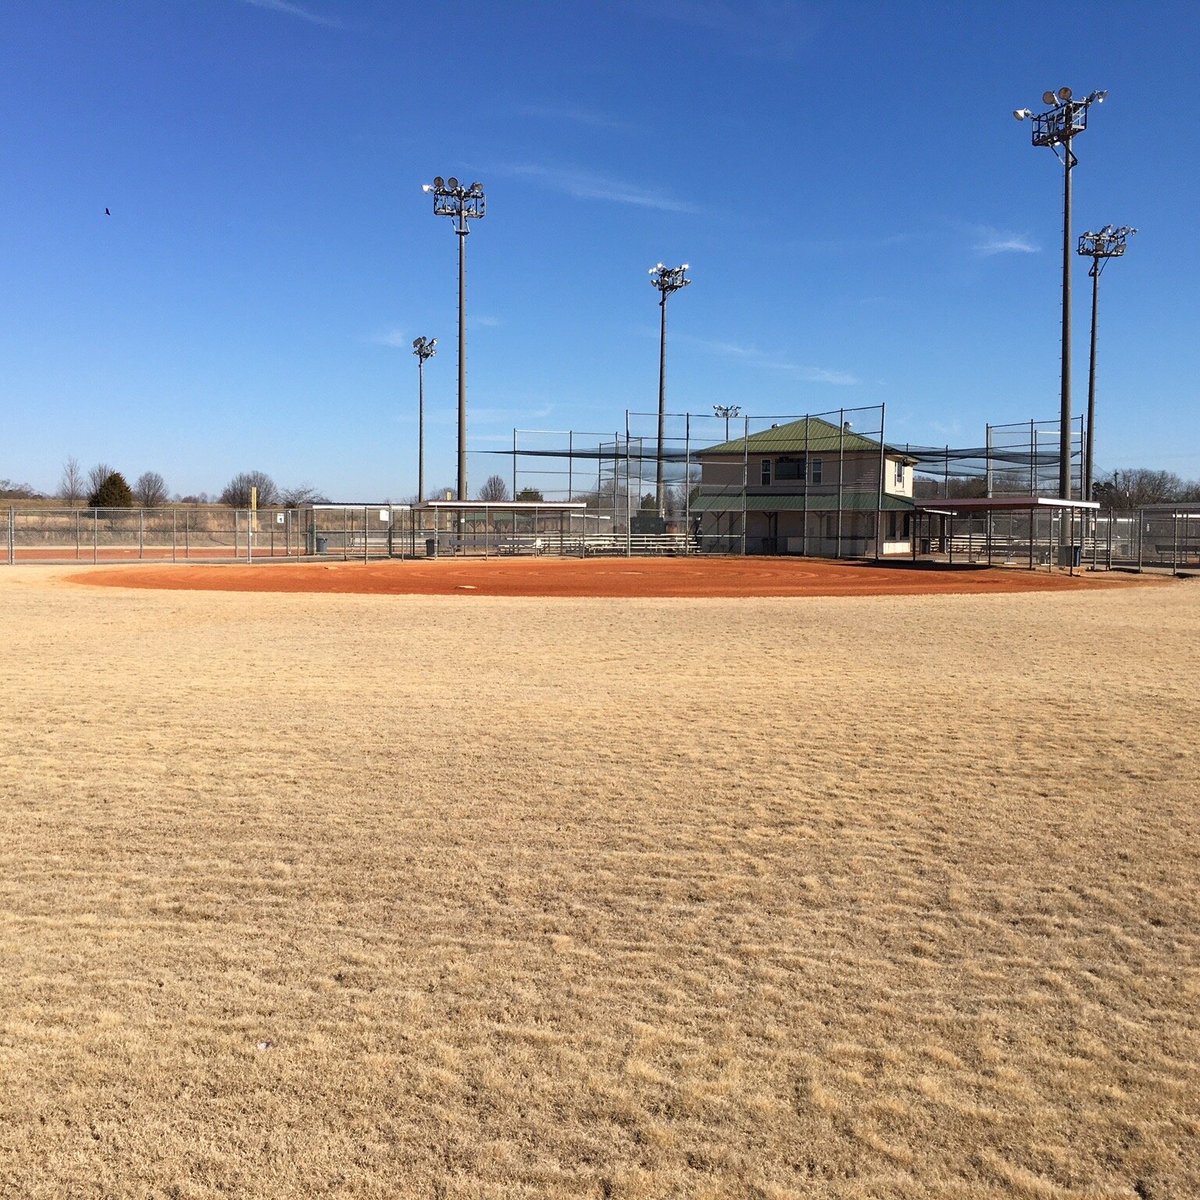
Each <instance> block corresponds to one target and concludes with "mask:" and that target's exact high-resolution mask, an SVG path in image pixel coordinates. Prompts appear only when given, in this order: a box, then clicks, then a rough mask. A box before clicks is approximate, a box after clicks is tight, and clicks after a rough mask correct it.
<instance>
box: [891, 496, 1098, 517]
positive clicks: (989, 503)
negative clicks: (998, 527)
mask: <svg viewBox="0 0 1200 1200" xmlns="http://www.w3.org/2000/svg"><path fill="white" fill-rule="evenodd" d="M913 503H914V506H915V507H916V508H919V509H920V510H921V511H922V512H931V513H952V514H953V515H954V516H961V515H963V514H970V513H977V512H1012V511H1014V510H1016V511H1025V510H1030V509H1055V508H1062V509H1078V510H1082V511H1084V512H1095V511H1096V510H1097V509H1099V507H1100V504H1099V502H1098V501H1096V500H1059V499H1057V498H1056V497H1053V496H970V497H963V498H960V499H955V498H953V497H950V496H930V497H927V498H926V499H923V500H916V501H914V502H913Z"/></svg>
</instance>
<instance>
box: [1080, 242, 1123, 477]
mask: <svg viewBox="0 0 1200 1200" xmlns="http://www.w3.org/2000/svg"><path fill="white" fill-rule="evenodd" d="M1134 233H1137V230H1136V229H1132V228H1130V227H1129V226H1128V225H1122V226H1121V227H1120V228H1119V229H1115V228H1114V227H1113V226H1112V225H1105V226H1104V228H1103V229H1101V230H1098V231H1097V232H1096V233H1090V232H1089V233H1083V234H1080V235H1079V253H1080V254H1084V255H1086V256H1087V257H1088V258H1090V259H1091V260H1092V267H1091V270H1090V271H1088V274H1089V275H1090V276H1091V277H1092V353H1091V357H1090V359H1089V362H1088V406H1087V434H1086V436H1085V437H1084V442H1083V498H1084V499H1085V500H1090V499H1091V498H1092V479H1093V473H1092V467H1093V462H1094V460H1093V458H1092V449H1093V447H1094V445H1095V443H1094V441H1093V438H1092V432H1093V430H1094V428H1095V422H1096V328H1097V324H1098V322H1099V316H1100V272H1101V271H1103V270H1104V264H1105V263H1106V262H1108V260H1109V259H1110V258H1120V257H1121V256H1122V255H1123V254H1124V253H1125V242H1126V240H1127V239H1128V238H1129V236H1130V234H1134Z"/></svg>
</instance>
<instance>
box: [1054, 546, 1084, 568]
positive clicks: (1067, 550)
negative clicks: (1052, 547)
mask: <svg viewBox="0 0 1200 1200" xmlns="http://www.w3.org/2000/svg"><path fill="white" fill-rule="evenodd" d="M1081 549H1082V547H1080V546H1059V548H1058V565H1059V566H1060V567H1077V566H1079V557H1080V550H1081Z"/></svg>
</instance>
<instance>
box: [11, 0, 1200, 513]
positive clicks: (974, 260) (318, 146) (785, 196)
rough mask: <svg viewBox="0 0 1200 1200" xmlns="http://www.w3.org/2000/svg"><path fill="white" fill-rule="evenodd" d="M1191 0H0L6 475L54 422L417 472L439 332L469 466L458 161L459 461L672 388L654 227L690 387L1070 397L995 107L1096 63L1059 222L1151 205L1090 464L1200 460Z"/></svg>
mask: <svg viewBox="0 0 1200 1200" xmlns="http://www.w3.org/2000/svg"><path fill="white" fill-rule="evenodd" d="M1198 11H1200V10H1197V8H1196V7H1195V6H1194V5H1192V4H1182V3H1180V4H1170V3H1168V4H1159V5H1154V6H1142V5H1125V4H1104V3H1098V4H1093V5H1090V6H1089V7H1088V8H1087V9H1086V10H1079V11H1078V12H1077V13H1076V14H1075V16H1074V18H1073V19H1071V20H1070V22H1069V24H1070V29H1069V30H1067V31H1066V32H1064V33H1059V32H1057V31H1056V29H1055V27H1054V26H1055V22H1054V21H1052V20H1051V19H1050V16H1049V10H1029V9H1019V8H1015V7H1014V6H1013V5H1011V4H1007V3H1005V4H999V3H996V4H988V3H978V4H961V3H958V4H934V3H921V4H918V3H891V4H871V3H837V4H825V3H814V4H804V3H796V4H793V3H784V2H781V0H742V2H741V3H734V2H733V0H609V2H606V3H570V2H566V3H540V2H539V3H519V2H513V3H474V2H460V3H442V4H423V5H415V4H407V3H402V2H389V3H382V2H378V3H377V2H375V0H294V2H293V0H124V2H122V3H116V4H110V3H99V2H96V3H83V2H78V3H66V2H63V0H36V2H25V0H9V2H8V3H7V4H5V5H4V6H3V7H2V8H0V69H2V71H3V77H4V79H5V92H6V96H7V100H8V104H7V113H6V118H5V127H6V132H7V139H6V141H7V145H6V147H5V152H4V154H3V155H0V174H2V177H3V187H2V188H0V213H2V216H3V226H4V230H5V237H4V248H3V251H2V252H0V253H2V261H3V279H4V283H5V286H4V288H3V291H2V293H0V305H2V306H3V315H2V318H0V351H2V354H3V363H4V370H3V372H2V374H0V477H8V478H15V479H20V480H23V481H27V482H29V483H31V484H33V485H34V486H35V487H39V488H43V489H46V490H52V489H54V488H55V487H56V486H57V483H58V479H59V475H60V473H61V469H62V464H63V462H64V460H65V459H66V458H67V456H68V455H74V456H75V457H77V458H78V459H79V460H80V462H81V463H82V464H83V466H84V467H85V468H87V467H89V466H90V465H92V464H93V463H95V462H97V461H101V460H103V461H106V462H109V463H111V464H113V465H114V466H116V467H118V468H119V469H121V470H122V471H123V472H124V473H125V474H126V476H127V477H128V478H129V479H130V480H133V479H135V478H136V477H137V476H138V475H139V474H141V473H142V472H143V471H146V470H154V471H158V472H159V473H161V474H162V475H163V476H164V477H165V478H166V481H167V483H168V486H169V488H170V489H171V491H172V492H176V493H181V494H187V493H190V492H198V491H207V492H216V491H219V490H220V489H221V487H222V486H223V485H224V483H225V482H227V481H228V479H229V478H230V477H231V476H233V475H234V474H236V473H237V472H239V471H242V470H250V469H258V470H264V471H267V472H268V473H269V474H271V475H272V476H273V477H274V478H275V479H276V480H277V481H278V482H279V483H281V484H284V485H291V484H296V483H299V482H301V481H306V482H310V483H312V484H314V485H315V486H317V487H318V488H320V489H322V490H323V491H325V492H326V493H327V494H329V495H331V496H332V497H334V498H336V499H363V500H367V499H383V498H393V499H400V498H403V497H407V496H409V495H411V494H412V492H413V491H414V490H415V487H416V384H417V378H416V360H415V359H414V358H413V356H412V353H411V342H412V339H413V338H414V337H416V336H417V335H419V334H420V335H425V336H429V337H437V338H438V339H439V351H440V352H439V355H438V357H437V358H436V359H434V360H433V361H432V362H431V363H430V364H429V366H428V367H427V370H426V405H427V447H426V463H427V467H426V475H427V482H428V483H429V484H430V485H431V486H433V485H438V484H443V483H452V482H453V480H454V473H455V444H456V443H455V436H456V434H455V428H456V427H455V422H456V367H455V352H454V346H455V336H456V304H457V300H456V288H457V273H456V271H457V268H456V246H455V237H454V234H453V231H452V227H451V223H450V222H449V221H448V220H446V219H445V218H435V217H434V216H433V214H432V211H431V204H430V200H429V197H428V196H426V195H425V194H424V193H422V191H421V184H422V183H424V182H427V181H429V180H430V179H432V177H433V176H434V175H436V174H442V175H451V174H454V175H458V176H459V177H461V178H464V179H468V180H474V179H479V180H481V181H482V182H483V184H484V186H485V188H486V191H487V201H488V213H487V216H486V218H485V219H484V220H482V221H480V222H477V223H476V224H475V225H474V226H473V229H472V233H471V235H470V238H469V242H468V272H469V277H468V327H469V343H468V345H469V402H470V413H471V415H470V425H469V428H470V436H469V439H468V441H469V446H470V450H471V462H470V476H471V479H470V483H471V490H472V491H474V490H475V489H476V488H477V487H478V485H479V484H480V483H482V482H483V479H484V477H485V476H486V475H487V474H490V473H492V471H493V470H496V469H498V467H497V464H499V466H500V468H501V469H504V470H505V472H506V473H507V468H504V466H503V462H502V460H496V459H493V458H490V457H488V456H487V455H486V454H484V453H483V452H484V451H487V450H489V449H494V448H496V447H498V446H503V445H505V444H511V438H512V430H513V427H514V426H519V427H521V428H537V429H576V430H586V431H602V430H612V429H616V428H618V427H623V422H624V412H625V410H626V409H627V408H630V409H634V410H639V411H642V412H651V411H653V410H654V408H655V407H656V405H657V386H658V375H657V371H658V308H657V303H656V301H657V293H655V292H654V290H653V289H652V288H651V287H650V286H649V283H648V275H647V270H648V268H649V267H651V266H653V265H654V263H656V262H658V261H659V260H662V261H665V262H667V263H671V264H676V263H679V262H685V261H686V262H688V263H690V264H691V275H692V276H693V278H694V280H695V282H694V285H693V286H692V287H689V288H688V289H687V290H686V291H685V292H682V293H680V294H678V295H677V296H675V297H673V298H672V300H671V308H670V331H669V368H668V388H669V395H668V407H669V408H670V409H671V410H672V411H675V412H684V411H690V412H697V413H709V412H711V410H712V406H713V405H714V404H740V405H741V406H742V408H743V410H744V411H746V412H749V413H756V414H768V413H771V414H800V413H804V412H807V411H813V412H818V411H824V410H829V409H832V408H838V407H843V406H844V407H856V406H861V405H874V404H881V403H882V404H885V405H886V411H887V433H888V437H889V439H890V440H894V441H900V442H906V441H908V442H916V443H938V444H941V443H945V442H949V443H951V444H958V445H963V444H978V443H979V442H980V440H981V439H982V437H983V431H984V425H985V423H987V422H991V423H1003V422H1017V421H1024V420H1028V419H1029V418H1031V417H1036V418H1039V419H1050V418H1055V417H1057V414H1058V408H1059V329H1060V325H1059V322H1060V311H1061V309H1060V299H1061V293H1060V270H1061V265H1060V261H1061V260H1060V255H1061V238H1062V223H1061V168H1059V166H1058V164H1057V163H1056V162H1055V160H1054V157H1053V155H1052V154H1051V152H1050V151H1049V150H1045V149H1035V148H1033V147H1032V146H1031V145H1030V126H1029V124H1028V123H1026V124H1023V125H1019V124H1017V123H1016V122H1015V121H1014V120H1013V119H1012V116H1011V112H1012V109H1014V108H1017V107H1022V106H1026V105H1027V106H1029V107H1031V108H1034V109H1039V110H1040V107H1041V105H1040V96H1041V94H1042V92H1043V91H1044V90H1045V89H1047V88H1058V87H1060V86H1062V85H1064V84H1065V85H1068V86H1070V87H1072V88H1074V89H1075V91H1076V93H1077V94H1082V93H1086V92H1088V91H1091V90H1093V89H1097V88H1105V89H1108V90H1109V92H1110V96H1109V100H1108V102H1107V103H1105V104H1104V105H1103V106H1100V107H1098V108H1093V110H1092V114H1091V120H1090V127H1089V129H1088V131H1087V132H1086V133H1085V134H1084V135H1082V136H1081V137H1080V138H1079V139H1077V142H1076V152H1077V154H1078V155H1079V158H1080V165H1079V167H1078V168H1077V170H1076V171H1075V173H1074V190H1075V222H1074V224H1075V231H1076V233H1078V232H1082V231H1083V230H1084V229H1088V228H1096V227H1098V226H1100V225H1104V224H1108V223H1112V224H1117V225H1122V224H1124V225H1132V226H1136V227H1137V228H1138V230H1139V233H1138V234H1137V236H1136V237H1135V238H1133V239H1132V242H1131V246H1130V250H1129V253H1128V254H1127V256H1126V257H1125V259H1123V260H1122V261H1120V262H1117V263H1113V264H1112V265H1111V266H1110V267H1109V269H1108V270H1107V271H1106V273H1105V275H1104V277H1103V280H1102V285H1101V310H1100V371H1099V387H1098V406H1099V417H1098V419H1097V426H1096V441H1097V446H1096V459H1097V467H1098V473H1103V472H1104V471H1106V470H1111V469H1112V468H1115V467H1131V466H1148V467H1155V468H1164V469H1168V470H1172V471H1175V472H1177V473H1179V474H1181V475H1183V476H1185V477H1188V478H1195V477H1200V424H1198V422H1197V404H1196V401H1197V392H1198V385H1197V379H1198V378H1200V337H1198V332H1197V331H1198V330H1200V311H1198V309H1200V305H1198V302H1197V288H1196V280H1197V266H1198V265H1200V264H1198V263H1197V257H1198V254H1200V250H1198V239H1197V238H1196V237H1195V236H1194V234H1193V233H1192V232H1190V225H1189V224H1188V222H1189V220H1191V219H1194V209H1195V196H1196V192H1197V185H1198V183H1200V162H1198V154H1197V147H1198V145H1200V139H1198V138H1197V135H1196V132H1195V123H1194V118H1193V116H1192V113H1191V111H1190V104H1189V99H1190V97H1189V91H1188V89H1189V85H1188V83H1187V81H1188V80H1189V79H1193V80H1194V76H1195V67H1194V64H1195V58H1196V54H1197V52H1198V51H1200V16H1198V15H1197V13H1198ZM1039 12H1040V13H1041V14H1042V15H1041V16H1039V15H1038V14H1039ZM1168 99H1169V100H1171V103H1170V104H1169V105H1168V106H1167V107H1166V108H1164V105H1165V104H1167V101H1168ZM106 207H108V208H109V209H111V212H112V215H111V217H105V216H104V210H105V208H106ZM1086 266H1087V264H1086V262H1084V261H1083V260H1078V261H1077V262H1076V267H1075V273H1074V276H1075V305H1074V325H1075V338H1074V344H1075V359H1074V361H1075V389H1074V392H1075V409H1076V411H1079V410H1080V409H1081V408H1082V406H1083V405H1084V404H1085V403H1086V396H1087V349H1088V321H1089V303H1090V292H1089V288H1090V281H1089V280H1088V278H1087V275H1086Z"/></svg>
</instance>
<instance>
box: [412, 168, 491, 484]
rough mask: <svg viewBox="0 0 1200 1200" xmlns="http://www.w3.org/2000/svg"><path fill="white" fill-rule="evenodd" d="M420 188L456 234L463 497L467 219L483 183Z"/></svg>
mask: <svg viewBox="0 0 1200 1200" xmlns="http://www.w3.org/2000/svg"><path fill="white" fill-rule="evenodd" d="M422 186H423V190H424V191H426V192H432V193H433V212H434V215H435V216H438V217H453V218H454V232H455V233H456V234H458V498H459V499H460V500H466V499H467V307H466V306H467V234H468V233H470V232H471V230H470V229H469V227H468V225H467V222H468V221H471V220H474V219H475V218H477V217H482V216H483V213H484V199H483V184H481V183H473V184H471V186H470V187H463V186H462V184H460V183H459V182H458V180H457V179H455V178H454V176H453V175H451V176H450V178H449V179H443V178H442V177H441V176H440V175H439V176H437V178H436V179H434V181H433V182H432V183H426V184H424V185H422Z"/></svg>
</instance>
